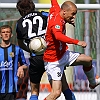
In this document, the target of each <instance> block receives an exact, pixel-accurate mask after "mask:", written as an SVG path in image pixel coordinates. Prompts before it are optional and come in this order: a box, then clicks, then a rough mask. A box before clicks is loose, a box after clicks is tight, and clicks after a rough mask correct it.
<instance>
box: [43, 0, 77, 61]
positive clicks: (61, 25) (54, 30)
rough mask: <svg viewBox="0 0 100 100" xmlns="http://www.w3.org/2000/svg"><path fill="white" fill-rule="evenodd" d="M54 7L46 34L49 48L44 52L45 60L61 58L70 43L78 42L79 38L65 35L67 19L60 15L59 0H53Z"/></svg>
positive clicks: (51, 10) (51, 9)
mask: <svg viewBox="0 0 100 100" xmlns="http://www.w3.org/2000/svg"><path fill="white" fill-rule="evenodd" d="M51 4H52V7H51V8H50V15H49V17H48V26H47V31H46V35H45V39H46V42H47V49H46V51H45V52H44V61H47V62H53V61H57V60H59V59H60V58H61V57H62V56H63V54H64V53H65V52H66V50H67V49H68V46H67V45H66V43H68V44H77V43H78V42H79V40H76V39H72V38H69V37H67V36H65V24H66V23H65V21H64V19H63V18H62V17H61V16H60V14H59V12H60V6H59V4H58V3H57V0H51Z"/></svg>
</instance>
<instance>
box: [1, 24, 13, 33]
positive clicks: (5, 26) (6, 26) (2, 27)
mask: <svg viewBox="0 0 100 100" xmlns="http://www.w3.org/2000/svg"><path fill="white" fill-rule="evenodd" d="M5 28H9V29H10V31H11V33H12V28H11V27H10V26H9V25H2V26H0V33H1V31H2V29H5Z"/></svg>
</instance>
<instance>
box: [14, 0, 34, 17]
mask: <svg viewBox="0 0 100 100" xmlns="http://www.w3.org/2000/svg"><path fill="white" fill-rule="evenodd" d="M16 7H17V9H18V11H19V13H20V15H21V16H25V15H26V14H28V13H30V12H32V11H34V10H35V4H34V3H33V1H32V0H18V2H17V5H16Z"/></svg>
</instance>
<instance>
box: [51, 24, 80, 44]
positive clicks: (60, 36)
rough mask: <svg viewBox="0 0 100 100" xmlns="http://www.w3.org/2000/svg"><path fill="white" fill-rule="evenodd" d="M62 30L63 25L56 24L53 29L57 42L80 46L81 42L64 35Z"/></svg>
mask: <svg viewBox="0 0 100 100" xmlns="http://www.w3.org/2000/svg"><path fill="white" fill-rule="evenodd" d="M62 29H63V28H62V25H59V24H56V25H54V26H53V27H52V33H53V34H54V36H55V38H56V39H57V40H59V41H62V42H65V43H68V44H78V42H79V40H77V39H73V38H70V37H68V36H65V35H64V34H63V33H62Z"/></svg>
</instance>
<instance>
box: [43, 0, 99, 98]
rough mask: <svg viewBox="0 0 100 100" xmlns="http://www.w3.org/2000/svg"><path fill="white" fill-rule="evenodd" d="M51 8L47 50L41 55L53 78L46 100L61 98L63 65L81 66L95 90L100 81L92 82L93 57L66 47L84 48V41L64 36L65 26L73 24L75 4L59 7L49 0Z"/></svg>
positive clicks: (67, 3)
mask: <svg viewBox="0 0 100 100" xmlns="http://www.w3.org/2000/svg"><path fill="white" fill-rule="evenodd" d="M51 5H52V6H51V8H50V14H49V18H48V26H47V31H46V34H45V40H46V42H47V49H46V51H45V52H44V61H45V69H46V72H47V75H48V78H49V79H52V92H51V93H50V94H49V95H48V96H47V97H46V98H45V100H56V99H57V98H58V97H59V96H60V95H61V90H62V87H61V86H62V84H63V83H62V82H61V79H62V75H63V70H64V67H65V66H77V65H83V70H84V73H85V75H86V76H87V78H88V80H89V84H90V88H91V89H94V88H95V87H96V86H97V85H99V84H100V78H98V79H95V76H94V69H93V66H92V58H91V57H90V56H87V55H85V54H80V53H77V52H74V51H69V50H68V46H67V44H75V45H79V46H82V47H83V48H85V47H86V46H87V44H86V42H85V41H80V40H77V39H73V38H70V37H68V36H66V35H65V24H66V23H69V24H72V25H74V20H75V16H76V13H77V7H76V5H75V4H74V3H73V2H71V1H65V2H64V3H63V4H62V5H61V8H60V6H59V4H58V2H57V0H51ZM66 43H67V44H66ZM68 100H70V99H68Z"/></svg>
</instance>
